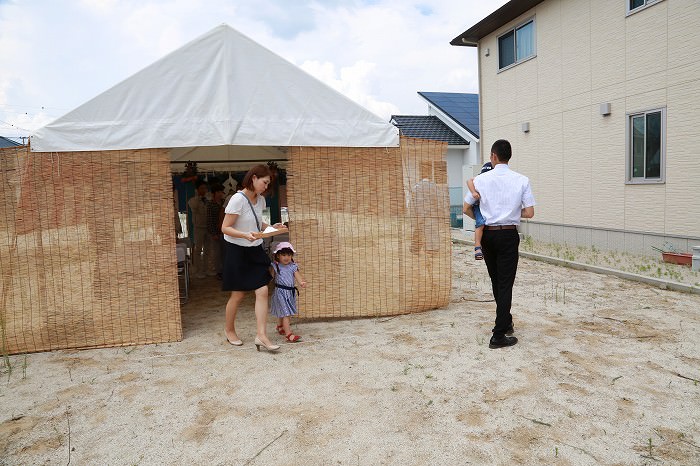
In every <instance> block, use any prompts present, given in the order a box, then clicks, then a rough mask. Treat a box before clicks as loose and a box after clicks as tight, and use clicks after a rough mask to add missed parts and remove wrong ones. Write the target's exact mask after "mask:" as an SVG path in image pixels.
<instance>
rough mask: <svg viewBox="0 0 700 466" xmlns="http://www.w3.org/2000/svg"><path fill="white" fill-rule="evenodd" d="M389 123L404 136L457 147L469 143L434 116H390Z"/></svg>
mask: <svg viewBox="0 0 700 466" xmlns="http://www.w3.org/2000/svg"><path fill="white" fill-rule="evenodd" d="M391 123H392V124H394V125H395V126H396V127H397V128H399V130H400V131H401V134H402V135H404V136H408V137H412V138H421V139H431V140H433V141H442V142H446V143H447V144H450V145H457V146H465V145H468V144H469V141H467V140H466V139H464V138H463V137H462V136H460V135H459V134H457V133H455V132H454V130H452V128H450V127H449V126H447V125H446V124H445V123H443V121H442V120H440V119H439V118H438V117H436V116H434V115H392V116H391Z"/></svg>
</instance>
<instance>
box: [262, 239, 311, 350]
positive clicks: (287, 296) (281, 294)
mask: <svg viewBox="0 0 700 466" xmlns="http://www.w3.org/2000/svg"><path fill="white" fill-rule="evenodd" d="M295 252H296V251H295V250H294V246H292V244H291V243H288V242H287V241H283V242H281V243H279V244H277V245H276V246H275V248H274V249H273V251H272V253H273V254H274V255H275V260H274V262H272V276H273V277H274V279H275V288H274V291H273V292H272V301H271V304H270V313H271V314H272V315H274V316H275V317H277V318H278V321H277V332H279V334H280V335H284V337H285V338H286V339H287V341H288V342H290V343H296V342H297V341H299V340H301V337H300V336H299V335H294V334H293V333H292V328H291V326H290V323H289V317H290V316H295V315H297V296H296V294H295V293H299V290H298V289H297V288H295V287H294V279H296V281H297V282H299V284H300V285H301V287H302V288H306V281H305V280H304V277H302V275H301V273H300V272H299V266H298V265H297V264H296V263H295V262H294V253H295Z"/></svg>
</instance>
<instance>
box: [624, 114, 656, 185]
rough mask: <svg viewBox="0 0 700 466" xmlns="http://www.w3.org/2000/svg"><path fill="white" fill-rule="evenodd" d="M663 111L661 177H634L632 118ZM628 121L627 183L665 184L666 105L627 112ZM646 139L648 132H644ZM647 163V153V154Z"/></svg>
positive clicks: (626, 128)
mask: <svg viewBox="0 0 700 466" xmlns="http://www.w3.org/2000/svg"><path fill="white" fill-rule="evenodd" d="M657 112H661V148H660V151H661V154H660V157H661V160H660V167H659V178H646V177H643V176H640V177H633V176H632V173H633V172H632V166H633V165H632V164H633V161H632V157H633V153H632V150H633V147H632V118H633V117H638V116H641V115H644V116H646V115H647V114H649V113H657ZM626 118H627V121H626V124H625V165H626V168H625V171H626V177H625V184H664V183H666V107H657V108H651V109H649V110H641V111H639V112H630V113H627V116H626ZM644 137H645V139H646V132H645V134H644ZM645 163H646V154H645Z"/></svg>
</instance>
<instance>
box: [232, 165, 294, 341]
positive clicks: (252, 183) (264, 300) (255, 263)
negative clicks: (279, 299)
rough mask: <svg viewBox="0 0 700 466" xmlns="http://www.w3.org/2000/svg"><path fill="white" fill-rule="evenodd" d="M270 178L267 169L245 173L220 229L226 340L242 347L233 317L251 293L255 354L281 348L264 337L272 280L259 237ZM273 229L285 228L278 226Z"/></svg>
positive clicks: (234, 317) (254, 169) (256, 167)
mask: <svg viewBox="0 0 700 466" xmlns="http://www.w3.org/2000/svg"><path fill="white" fill-rule="evenodd" d="M272 176H273V173H272V171H271V170H270V168H269V167H268V166H267V165H256V166H254V167H253V168H251V169H250V170H248V173H246V175H245V177H244V178H243V183H242V186H243V189H242V190H240V191H238V192H237V193H236V194H234V195H233V197H231V200H230V201H229V203H228V205H227V206H226V210H225V212H226V215H225V216H224V222H223V224H222V226H221V232H222V233H223V234H224V239H225V244H224V246H225V248H226V258H225V260H224V267H223V284H222V289H223V290H224V291H230V292H231V296H230V297H229V299H228V302H227V303H226V326H225V332H226V340H227V341H228V342H229V343H230V344H232V345H234V346H241V345H243V342H242V341H241V339H240V338H238V334H237V333H236V313H237V312H238V305H239V304H240V303H241V301H242V300H243V297H244V296H245V293H246V292H247V291H254V292H255V320H256V323H257V334H256V336H255V345H256V347H257V348H258V351H259V350H260V346H262V347H264V348H265V349H266V350H268V351H277V350H278V349H279V348H280V347H279V345H273V344H272V342H270V339H269V338H268V337H267V330H266V327H267V311H268V291H267V284H268V283H269V282H270V280H271V278H272V277H271V276H270V271H269V267H270V258H269V257H268V256H267V253H266V252H265V250H263V248H262V237H261V233H260V232H261V231H263V230H265V229H266V228H267V227H268V226H269V225H267V224H266V223H264V222H263V220H262V212H263V210H264V209H265V197H263V194H264V193H265V191H267V189H268V187H269V186H270V182H271V181H272ZM273 227H275V228H281V229H283V228H285V227H284V225H283V224H281V223H280V224H275V225H273Z"/></svg>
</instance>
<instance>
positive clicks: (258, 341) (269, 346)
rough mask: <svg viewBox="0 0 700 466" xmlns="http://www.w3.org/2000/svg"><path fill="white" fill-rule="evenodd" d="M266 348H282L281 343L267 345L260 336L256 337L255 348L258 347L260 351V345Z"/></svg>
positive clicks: (270, 349)
mask: <svg viewBox="0 0 700 466" xmlns="http://www.w3.org/2000/svg"><path fill="white" fill-rule="evenodd" d="M261 346H262V347H263V348H265V349H266V350H268V351H277V350H278V349H280V345H266V344H265V343H263V342H262V341H260V338H258V337H255V348H257V350H258V351H260V347H261Z"/></svg>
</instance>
